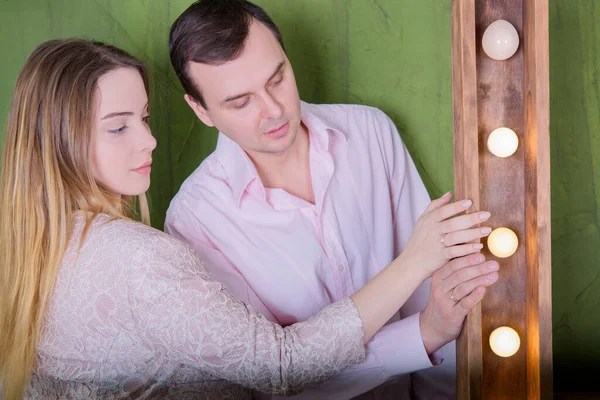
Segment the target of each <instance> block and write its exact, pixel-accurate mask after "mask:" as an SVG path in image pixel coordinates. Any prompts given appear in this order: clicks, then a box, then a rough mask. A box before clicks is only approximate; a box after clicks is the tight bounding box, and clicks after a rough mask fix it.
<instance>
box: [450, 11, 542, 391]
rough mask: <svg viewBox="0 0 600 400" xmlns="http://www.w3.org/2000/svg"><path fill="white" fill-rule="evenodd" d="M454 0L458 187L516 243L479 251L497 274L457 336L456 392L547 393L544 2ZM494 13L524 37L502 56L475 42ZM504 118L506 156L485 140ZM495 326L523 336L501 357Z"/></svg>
mask: <svg viewBox="0 0 600 400" xmlns="http://www.w3.org/2000/svg"><path fill="white" fill-rule="evenodd" d="M544 1H545V4H543V3H544ZM452 6H453V9H452V24H453V25H452V33H453V46H452V51H453V53H452V54H453V101H454V103H453V105H454V108H453V111H454V129H455V132H454V134H455V137H454V144H455V149H454V150H455V153H454V157H455V190H456V194H457V196H459V197H469V198H473V199H474V201H476V203H475V204H476V206H477V207H476V208H478V209H481V210H487V211H490V212H491V213H492V217H491V218H490V220H489V221H488V222H487V223H486V225H487V224H489V225H490V226H492V227H493V228H497V227H500V226H504V227H508V228H510V229H512V230H513V231H514V232H515V233H516V234H517V237H518V238H519V242H520V245H519V248H518V249H517V252H516V253H515V254H513V255H512V256H511V257H508V258H504V259H497V258H496V257H494V256H493V255H492V254H491V253H489V252H488V251H487V250H484V254H486V256H487V258H488V259H496V260H497V261H498V262H499V263H500V266H501V269H500V280H499V281H498V283H496V284H495V285H494V286H493V287H492V288H490V289H489V290H488V292H487V294H486V297H485V298H484V300H483V301H482V303H481V306H480V307H479V308H478V309H476V310H474V312H473V313H472V314H471V315H469V317H468V320H467V322H466V324H465V328H464V330H463V333H462V334H461V336H460V338H459V343H458V355H457V359H458V366H457V367H458V378H457V379H458V382H457V383H458V391H459V392H458V398H459V399H502V400H503V399H540V398H543V399H546V398H550V397H551V396H552V344H551V343H552V342H551V340H552V334H551V328H552V326H551V291H550V288H551V286H550V284H551V279H550V274H551V267H550V229H549V221H550V185H549V182H550V181H549V179H550V163H549V157H548V154H549V98H548V91H549V89H548V88H549V82H548V5H547V0H494V1H491V0H489V1H488V0H480V1H472V0H471V1H469V0H455V1H453V3H452ZM498 19H504V20H507V21H509V22H510V23H511V24H512V25H513V26H514V27H515V28H516V29H517V32H519V36H520V40H521V43H520V46H519V49H518V50H517V52H516V53H515V54H514V55H513V56H512V57H511V58H509V59H508V60H504V61H496V60H493V59H491V58H489V57H488V56H487V55H486V54H485V53H484V51H483V49H482V46H481V38H482V36H483V33H484V31H485V29H486V28H487V27H488V26H489V25H490V24H491V23H492V22H494V21H496V20H498ZM457 42H460V43H457ZM503 126H504V127H509V128H511V129H512V130H514V131H515V133H516V134H517V136H518V137H519V142H520V144H519V148H518V149H517V151H516V152H515V154H513V155H512V156H510V157H508V158H498V157H496V156H494V155H492V154H491V153H490V152H489V151H488V150H487V146H486V144H487V139H488V136H489V134H490V133H491V132H492V131H493V130H494V129H496V128H499V127H503ZM500 326H510V327H511V328H513V329H515V330H516V331H517V332H518V333H519V335H520V337H521V347H520V349H519V351H518V352H517V353H516V354H515V355H513V356H511V357H508V358H502V357H499V356H497V355H496V354H494V353H493V352H492V350H491V348H490V346H489V336H490V334H491V332H492V331H493V330H494V329H496V328H498V327H500ZM478 357H479V359H478Z"/></svg>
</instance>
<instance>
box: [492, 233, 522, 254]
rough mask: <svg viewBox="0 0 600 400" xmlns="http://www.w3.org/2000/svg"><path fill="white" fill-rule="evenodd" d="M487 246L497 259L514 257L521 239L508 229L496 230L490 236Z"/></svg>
mask: <svg viewBox="0 0 600 400" xmlns="http://www.w3.org/2000/svg"><path fill="white" fill-rule="evenodd" d="M487 246H488V249H489V250H490V251H491V252H492V254H493V255H495V256H496V257H499V258H506V257H510V256H512V255H513V254H514V253H515V251H517V247H519V239H518V238H517V235H516V234H515V233H514V232H513V231H511V230H510V229H508V228H496V229H494V230H493V231H492V233H490V235H489V236H488V239H487Z"/></svg>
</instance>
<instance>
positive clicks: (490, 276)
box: [487, 272, 498, 282]
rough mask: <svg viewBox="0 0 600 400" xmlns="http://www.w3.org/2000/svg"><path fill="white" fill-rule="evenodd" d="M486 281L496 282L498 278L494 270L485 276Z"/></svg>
mask: <svg viewBox="0 0 600 400" xmlns="http://www.w3.org/2000/svg"><path fill="white" fill-rule="evenodd" d="M487 280H488V282H496V281H497V280H498V274H497V273H496V272H492V273H491V274H489V275H488V276H487Z"/></svg>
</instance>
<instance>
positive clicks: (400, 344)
mask: <svg viewBox="0 0 600 400" xmlns="http://www.w3.org/2000/svg"><path fill="white" fill-rule="evenodd" d="M431 366H432V364H431V362H430V360H429V357H428V356H427V353H426V351H425V347H424V346H423V341H422V340H421V333H420V327H419V315H418V314H416V315H414V316H412V317H408V318H406V319H403V320H401V321H397V322H394V323H391V324H388V325H386V326H384V327H383V328H381V329H380V330H379V331H378V332H377V334H376V335H375V336H374V337H373V338H372V339H371V340H370V341H369V342H368V344H367V358H366V361H365V362H364V363H362V364H359V365H354V366H352V367H349V368H346V369H345V370H343V371H341V372H340V373H339V374H337V375H335V376H333V377H332V378H330V379H328V380H327V381H325V382H322V383H320V384H318V385H316V386H314V387H311V388H308V389H307V390H305V391H304V392H302V393H301V394H299V395H296V396H294V397H292V398H293V399H295V400H300V399H301V400H312V399H327V400H345V399H351V398H354V397H356V396H358V395H360V394H362V393H365V392H368V391H369V390H372V389H374V388H376V387H377V386H379V385H382V384H384V383H385V382H386V381H387V380H389V379H390V378H393V377H395V376H398V375H402V374H407V373H411V372H414V371H417V370H421V369H424V368H429V367H431Z"/></svg>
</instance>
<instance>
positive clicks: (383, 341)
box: [370, 313, 443, 376]
mask: <svg viewBox="0 0 600 400" xmlns="http://www.w3.org/2000/svg"><path fill="white" fill-rule="evenodd" d="M370 347H371V349H372V350H373V351H376V352H377V357H378V358H379V359H380V360H381V363H382V364H383V366H384V368H385V369H386V371H387V373H388V376H394V375H402V374H408V373H411V372H414V371H418V370H421V369H425V368H430V367H432V366H433V365H439V364H441V362H442V361H443V358H442V351H441V350H438V351H436V352H434V353H433V354H432V355H431V358H430V356H429V355H428V354H427V351H426V350H425V345H424V344H423V338H422V337H421V327H420V325H419V313H417V314H414V315H411V316H410V317H408V318H404V319H402V320H400V321H396V322H393V323H391V324H388V325H386V326H384V327H383V328H381V329H380V330H379V331H378V332H377V334H376V335H375V337H374V338H373V339H372V340H371V343H370Z"/></svg>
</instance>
